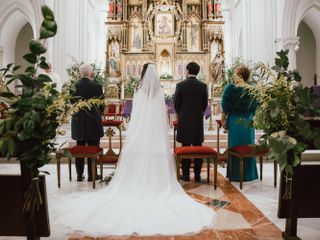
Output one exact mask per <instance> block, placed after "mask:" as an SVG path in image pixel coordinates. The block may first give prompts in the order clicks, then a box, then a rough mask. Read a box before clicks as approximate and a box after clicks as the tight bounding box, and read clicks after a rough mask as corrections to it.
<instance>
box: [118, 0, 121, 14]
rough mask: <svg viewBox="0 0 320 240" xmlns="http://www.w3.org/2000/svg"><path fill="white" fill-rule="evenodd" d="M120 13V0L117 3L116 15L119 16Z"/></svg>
mask: <svg viewBox="0 0 320 240" xmlns="http://www.w3.org/2000/svg"><path fill="white" fill-rule="evenodd" d="M121 13H122V5H121V0H118V1H117V14H118V15H121Z"/></svg>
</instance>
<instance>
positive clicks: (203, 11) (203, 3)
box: [201, 0, 208, 20]
mask: <svg viewBox="0 0 320 240" xmlns="http://www.w3.org/2000/svg"><path fill="white" fill-rule="evenodd" d="M201 5H202V19H203V20H207V18H208V14H207V13H208V12H207V1H206V0H202V3H201Z"/></svg>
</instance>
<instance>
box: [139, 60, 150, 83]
mask: <svg viewBox="0 0 320 240" xmlns="http://www.w3.org/2000/svg"><path fill="white" fill-rule="evenodd" d="M149 64H150V63H145V64H143V67H142V71H141V78H140V81H142V79H143V77H144V74H145V73H146V71H147V68H148V65H149Z"/></svg>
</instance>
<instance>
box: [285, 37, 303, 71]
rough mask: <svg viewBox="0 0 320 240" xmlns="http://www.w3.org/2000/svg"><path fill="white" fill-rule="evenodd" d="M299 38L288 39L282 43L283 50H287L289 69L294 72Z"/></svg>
mask: <svg viewBox="0 0 320 240" xmlns="http://www.w3.org/2000/svg"><path fill="white" fill-rule="evenodd" d="M299 39H300V37H297V36H294V37H288V38H286V39H284V41H283V47H284V49H289V54H288V58H289V69H291V70H294V69H296V68H297V51H298V49H299V45H300V41H299Z"/></svg>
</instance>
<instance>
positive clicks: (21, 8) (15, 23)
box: [0, 0, 43, 66]
mask: <svg viewBox="0 0 320 240" xmlns="http://www.w3.org/2000/svg"><path fill="white" fill-rule="evenodd" d="M33 2H34V3H35V4H36V5H37V7H39V9H34V7H35V6H36V5H34V3H33ZM40 2H43V0H41V1H38V2H37V1H33V0H30V2H29V1H21V0H16V1H7V2H5V3H4V5H3V6H2V9H3V10H2V11H1V12H0V66H4V65H6V64H8V63H10V62H14V52H15V43H16V39H17V36H18V34H19V32H20V30H21V29H22V27H23V26H25V25H26V24H27V23H29V24H30V25H31V27H32V31H33V36H34V37H36V36H37V31H36V30H37V29H38V26H40V23H39V21H41V18H39V19H38V20H37V19H36V16H35V15H36V14H35V12H37V13H38V15H39V14H40V15H41V9H40V6H38V5H39V3H40ZM39 12H40V13H39Z"/></svg>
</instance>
